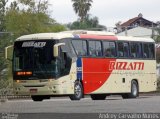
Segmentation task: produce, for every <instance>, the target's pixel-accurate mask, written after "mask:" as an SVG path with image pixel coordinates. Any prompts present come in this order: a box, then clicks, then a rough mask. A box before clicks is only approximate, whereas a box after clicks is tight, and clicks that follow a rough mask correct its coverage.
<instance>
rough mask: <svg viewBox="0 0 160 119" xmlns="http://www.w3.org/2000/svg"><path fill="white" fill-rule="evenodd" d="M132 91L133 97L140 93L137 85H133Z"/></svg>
mask: <svg viewBox="0 0 160 119" xmlns="http://www.w3.org/2000/svg"><path fill="white" fill-rule="evenodd" d="M132 91H133V95H134V96H136V95H137V92H138V91H137V86H136V84H133V87H132Z"/></svg>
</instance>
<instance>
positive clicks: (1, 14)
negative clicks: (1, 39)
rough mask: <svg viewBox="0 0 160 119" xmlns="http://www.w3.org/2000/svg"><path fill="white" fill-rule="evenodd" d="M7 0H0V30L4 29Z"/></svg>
mask: <svg viewBox="0 0 160 119" xmlns="http://www.w3.org/2000/svg"><path fill="white" fill-rule="evenodd" d="M7 2H8V0H1V1H0V31H5V25H4V23H5V11H6V9H5V7H6V4H7Z"/></svg>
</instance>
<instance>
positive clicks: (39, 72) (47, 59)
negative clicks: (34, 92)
mask: <svg viewBox="0 0 160 119" xmlns="http://www.w3.org/2000/svg"><path fill="white" fill-rule="evenodd" d="M54 44H55V41H49V40H47V41H23V42H22V41H18V42H15V45H14V56H13V75H14V79H17V78H18V79H26V78H27V79H32V78H34V79H36V78H38V79H46V78H54V77H55V76H56V73H58V72H57V70H56V59H55V58H54V57H53V45H54ZM25 72H30V73H28V75H27V73H26V74H25Z"/></svg>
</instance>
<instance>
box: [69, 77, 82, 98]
mask: <svg viewBox="0 0 160 119" xmlns="http://www.w3.org/2000/svg"><path fill="white" fill-rule="evenodd" d="M83 93H84V89H83V83H82V81H81V80H76V81H75V83H74V94H72V95H70V96H69V97H70V99H71V100H80V99H81V98H83Z"/></svg>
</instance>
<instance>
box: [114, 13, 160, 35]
mask: <svg viewBox="0 0 160 119" xmlns="http://www.w3.org/2000/svg"><path fill="white" fill-rule="evenodd" d="M157 26H158V24H157V23H154V22H152V21H149V20H147V19H145V18H143V15H142V14H139V15H138V16H137V17H134V18H132V19H129V20H127V21H126V22H124V23H122V24H121V23H120V22H119V23H117V24H116V29H117V35H129V36H138V37H153V36H154V35H156V34H157V32H156V31H155V30H154V29H153V28H154V27H157Z"/></svg>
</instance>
